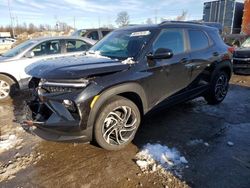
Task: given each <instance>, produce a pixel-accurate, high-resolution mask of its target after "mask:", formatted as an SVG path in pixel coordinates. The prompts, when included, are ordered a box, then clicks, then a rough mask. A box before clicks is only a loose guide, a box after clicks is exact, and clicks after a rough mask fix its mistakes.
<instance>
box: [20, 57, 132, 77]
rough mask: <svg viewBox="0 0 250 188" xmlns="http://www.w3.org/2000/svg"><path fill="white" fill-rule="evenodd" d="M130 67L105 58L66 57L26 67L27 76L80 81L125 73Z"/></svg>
mask: <svg viewBox="0 0 250 188" xmlns="http://www.w3.org/2000/svg"><path fill="white" fill-rule="evenodd" d="M128 68H129V65H126V64H122V63H121V62H120V61H119V60H112V59H109V58H105V57H101V58H100V57H98V58H96V57H89V56H78V57H64V58H56V59H50V60H42V61H39V62H36V63H33V64H31V65H30V66H28V67H26V69H25V72H26V74H28V75H30V76H32V77H36V78H43V79H79V78H86V77H89V76H93V75H98V74H107V73H113V72H118V71H123V70H126V69H128Z"/></svg>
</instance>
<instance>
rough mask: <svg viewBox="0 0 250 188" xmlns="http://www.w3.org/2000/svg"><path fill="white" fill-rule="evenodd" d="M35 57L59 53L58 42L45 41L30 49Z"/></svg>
mask: <svg viewBox="0 0 250 188" xmlns="http://www.w3.org/2000/svg"><path fill="white" fill-rule="evenodd" d="M32 51H33V52H34V54H35V56H42V55H53V54H59V53H61V47H60V42H59V40H53V41H46V42H43V43H41V44H39V45H37V46H36V47H35V48H33V49H32Z"/></svg>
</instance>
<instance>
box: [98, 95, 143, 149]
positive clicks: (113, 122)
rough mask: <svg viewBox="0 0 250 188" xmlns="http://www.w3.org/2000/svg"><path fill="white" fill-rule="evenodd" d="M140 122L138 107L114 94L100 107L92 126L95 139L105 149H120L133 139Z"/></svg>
mask: <svg viewBox="0 0 250 188" xmlns="http://www.w3.org/2000/svg"><path fill="white" fill-rule="evenodd" d="M140 122H141V115H140V111H139V109H138V107H137V106H136V105H135V104H134V103H133V102H132V101H130V100H128V99H126V98H124V97H120V96H115V97H113V98H112V99H110V100H108V101H107V102H106V103H105V104H104V105H103V106H102V107H101V110H100V112H99V115H98V117H97V119H96V121H95V126H94V136H95V140H96V142H97V143H98V144H99V145H100V146H101V147H102V148H104V149H106V150H120V149H122V148H124V147H125V146H126V145H128V144H129V143H130V142H131V141H132V140H133V138H134V136H135V133H136V131H137V129H138V127H139V125H140Z"/></svg>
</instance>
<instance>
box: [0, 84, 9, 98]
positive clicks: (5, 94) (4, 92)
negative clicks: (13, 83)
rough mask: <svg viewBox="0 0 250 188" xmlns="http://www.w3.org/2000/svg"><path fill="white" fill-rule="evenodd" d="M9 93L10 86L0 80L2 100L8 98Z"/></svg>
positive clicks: (0, 96)
mask: <svg viewBox="0 0 250 188" xmlns="http://www.w3.org/2000/svg"><path fill="white" fill-rule="evenodd" d="M9 93H10V85H9V84H8V83H7V82H6V81H4V80H0V99H4V98H6V97H8V95H9Z"/></svg>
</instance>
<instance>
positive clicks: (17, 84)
mask: <svg viewBox="0 0 250 188" xmlns="http://www.w3.org/2000/svg"><path fill="white" fill-rule="evenodd" d="M0 75H4V76H7V77H9V78H10V79H11V80H13V81H14V82H15V83H16V86H17V87H18V89H20V85H19V83H18V81H17V79H16V78H15V77H14V76H12V75H11V74H8V73H4V72H0Z"/></svg>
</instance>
